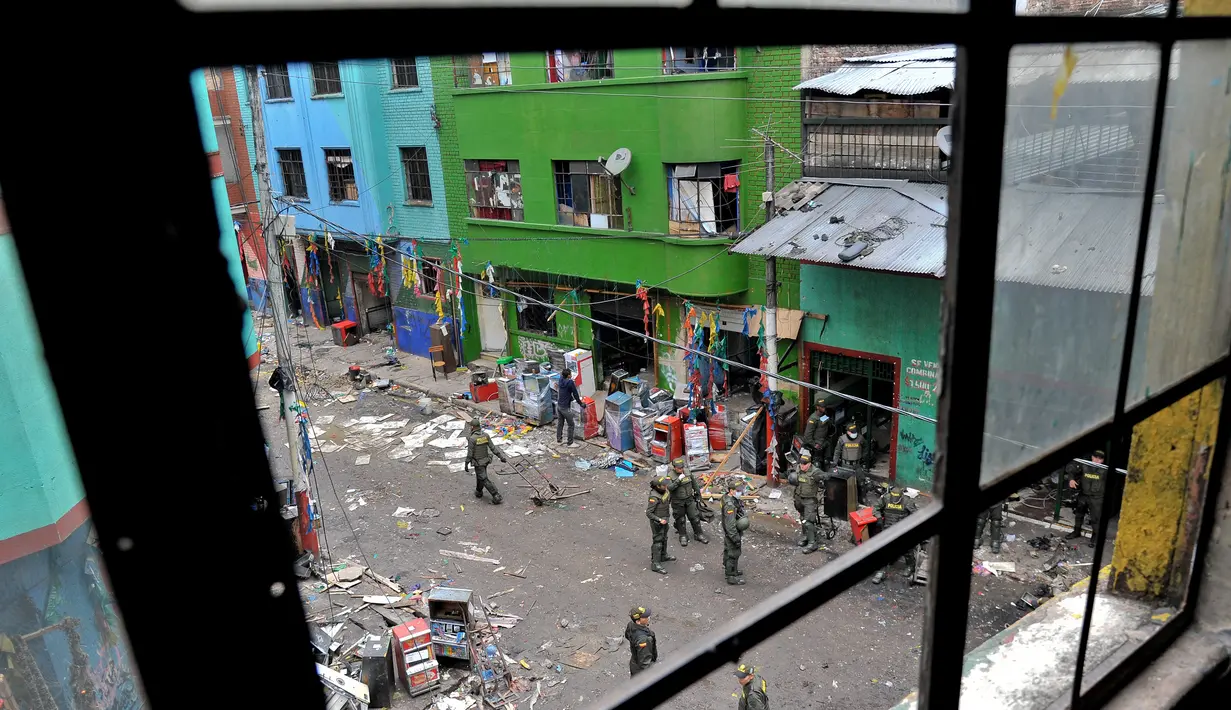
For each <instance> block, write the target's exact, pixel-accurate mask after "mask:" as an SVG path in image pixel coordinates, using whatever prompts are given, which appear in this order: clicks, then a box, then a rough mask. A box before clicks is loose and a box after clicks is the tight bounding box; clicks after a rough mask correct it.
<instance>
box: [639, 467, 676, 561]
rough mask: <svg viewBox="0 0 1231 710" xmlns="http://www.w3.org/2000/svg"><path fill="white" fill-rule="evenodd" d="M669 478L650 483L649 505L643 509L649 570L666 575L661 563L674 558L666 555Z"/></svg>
mask: <svg viewBox="0 0 1231 710" xmlns="http://www.w3.org/2000/svg"><path fill="white" fill-rule="evenodd" d="M670 481H671V479H670V478H667V477H666V476H663V477H662V478H656V479H654V480H653V481H650V503H649V505H647V506H646V508H645V517H647V518H649V519H650V534H651V536H652V539H653V543H652V544H651V545H650V561H651V564H650V569H652V570H654V571H655V572H657V573H659V574H666V573H667V569H666V568H665V567H663V565H662V563H664V562H671V561H673V560H674V559H675V558H674V557H672V556H671V555H669V554H667V516H668V515H670V514H671V491H670V490H669V488H670Z"/></svg>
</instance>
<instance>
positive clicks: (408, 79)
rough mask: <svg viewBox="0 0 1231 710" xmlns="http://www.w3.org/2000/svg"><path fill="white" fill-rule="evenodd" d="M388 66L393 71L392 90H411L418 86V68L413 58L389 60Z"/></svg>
mask: <svg viewBox="0 0 1231 710" xmlns="http://www.w3.org/2000/svg"><path fill="white" fill-rule="evenodd" d="M389 64H390V68H391V69H392V70H393V71H392V73H393V88H395V89H413V88H416V87H418V86H419V68H418V66H417V65H416V64H415V60H414V58H413V57H412V58H410V59H390V60H389Z"/></svg>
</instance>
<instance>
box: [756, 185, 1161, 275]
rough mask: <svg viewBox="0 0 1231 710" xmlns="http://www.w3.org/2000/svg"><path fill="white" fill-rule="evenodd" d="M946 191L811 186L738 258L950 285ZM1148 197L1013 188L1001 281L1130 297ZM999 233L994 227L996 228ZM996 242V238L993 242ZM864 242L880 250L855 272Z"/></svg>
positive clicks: (1005, 205)
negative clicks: (850, 255)
mask: <svg viewBox="0 0 1231 710" xmlns="http://www.w3.org/2000/svg"><path fill="white" fill-rule="evenodd" d="M947 197H948V188H947V186H946V185H936V184H926V183H914V182H909V181H906V180H867V179H865V180H837V179H830V178H824V179H822V178H802V179H800V180H796V181H795V182H793V183H791V184H790V185H788V186H787V187H785V188H783V189H782V190H780V191H779V192H778V194H777V195H775V204H776V206H777V207H778V208H779V210H780V212H781V213H780V214H779V216H777V217H775V218H774V219H772V220H770V221H769V222H768V223H767V224H766V225H765V226H763V227H761V228H760V229H758V230H756V231H755V232H753V233H752V234H750V235H749V236H748V237H746V238H745V239H744V240H743V241H741V242H739V243H738V244H737V245H736V246H735V247H734V249H733V250H732V251H734V252H735V253H737V254H748V255H751V256H763V257H764V256H777V257H782V258H786V259H795V260H798V261H802V262H808V263H814V264H830V265H840V266H848V267H854V268H859V269H868V270H871V271H885V272H892V273H902V274H917V275H925V276H934V277H937V278H942V277H944V275H945V251H946V242H945V226H946V224H947V219H946V217H945V215H946V214H947V211H948V210H947V207H948V202H947ZM1141 199H1142V198H1141V195H1139V194H1124V195H1118V194H1098V193H1090V192H1072V191H1069V192H1065V191H1063V190H1056V189H1048V188H1027V187H1007V188H1005V189H1004V191H1003V192H1002V196H1001V203H1000V223H999V226H998V231H997V234H996V239H997V242H998V245H997V250H996V280H997V281H1004V282H1011V283H1025V284H1034V285H1038V286H1047V287H1051V288H1071V289H1079V290H1085V291H1098V292H1105V293H1128V292H1129V288H1130V285H1131V281H1132V273H1133V260H1134V258H1135V256H1136V251H1135V250H1136V243H1137V225H1138V222H1139V220H1140V216H1141ZM1162 214H1163V206H1162V205H1156V206H1155V208H1154V210H1153V212H1152V215H1153V218H1152V223H1153V224H1152V227H1151V230H1150V242H1149V244H1148V245H1147V247H1146V265H1145V275H1144V278H1143V280H1142V294H1144V295H1147V296H1148V295H1151V294H1153V292H1154V271H1155V265H1156V263H1157V260H1158V232H1159V226H1160V225H1161V223H1162ZM989 231H990V225H989ZM988 236H989V237H990V236H992V235H990V234H989V235H988ZM854 241H866V242H869V243H870V244H871V245H872V250H871V252H870V253H865V254H863V255H861V256H858V257H856V258H855V259H853V260H851V261H849V262H843V261H842V260H841V259H840V258H839V257H838V254H839V253H841V252H842V251H843V250H844V249H846V247H847V246H848V245H849V244H850V243H851V242H854Z"/></svg>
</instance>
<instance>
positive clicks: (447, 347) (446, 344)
mask: <svg viewBox="0 0 1231 710" xmlns="http://www.w3.org/2000/svg"><path fill="white" fill-rule="evenodd" d="M451 327H452V324H451V323H448V322H444V323H436V324H435V325H433V326H432V327H431V328H430V329H429V330H430V333H431V338H432V344H431V346H430V347H429V348H428V356H429V359H431V360H432V361H433V363H432V365H433V370H432V371H433V372H435V368H436V367H439V368H441V370H442V371H443V372H444V373H445V379H446V380H447V379H449V377H448V375H449V373H450V372H453V371H455V370H457V352H456V351H455V350H454V347H453V338H452V337H451V335H450V330H449V329H450V328H451ZM433 355H435V356H436V357H432V356H433ZM437 362H438V363H439V364H437Z"/></svg>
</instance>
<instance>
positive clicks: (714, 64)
mask: <svg viewBox="0 0 1231 710" xmlns="http://www.w3.org/2000/svg"><path fill="white" fill-rule="evenodd" d="M735 68H736V67H735V47H667V48H666V49H664V50H663V73H664V74H700V73H703V72H711V71H733V70H734V69H735Z"/></svg>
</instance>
